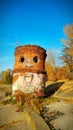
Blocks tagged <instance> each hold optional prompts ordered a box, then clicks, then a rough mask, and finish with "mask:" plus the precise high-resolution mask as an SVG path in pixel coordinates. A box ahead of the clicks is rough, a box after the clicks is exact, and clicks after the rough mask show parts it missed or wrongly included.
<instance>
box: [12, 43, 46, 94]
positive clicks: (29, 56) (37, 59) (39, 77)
mask: <svg viewBox="0 0 73 130" xmlns="http://www.w3.org/2000/svg"><path fill="white" fill-rule="evenodd" d="M45 58H46V51H45V50H44V49H43V48H41V47H39V46H35V45H26V46H19V47H17V48H16V50H15V63H14V70H13V73H14V74H13V93H14V92H15V91H16V90H21V91H23V92H24V93H31V92H34V91H40V90H41V89H42V88H43V86H44V76H45Z"/></svg>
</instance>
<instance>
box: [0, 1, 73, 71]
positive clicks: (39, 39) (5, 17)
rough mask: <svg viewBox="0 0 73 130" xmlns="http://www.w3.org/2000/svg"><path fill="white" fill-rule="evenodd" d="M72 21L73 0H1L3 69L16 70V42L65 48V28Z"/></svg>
mask: <svg viewBox="0 0 73 130" xmlns="http://www.w3.org/2000/svg"><path fill="white" fill-rule="evenodd" d="M72 23H73V0H0V71H2V70H5V69H7V68H11V69H13V65H14V50H15V47H16V46H17V45H25V44H36V45H39V46H42V47H43V48H45V49H46V50H48V49H52V50H55V49H56V50H57V53H58V55H59V53H60V50H61V49H62V46H63V43H62V42H61V39H62V38H66V36H65V34H64V32H63V28H64V27H65V26H66V24H72Z"/></svg>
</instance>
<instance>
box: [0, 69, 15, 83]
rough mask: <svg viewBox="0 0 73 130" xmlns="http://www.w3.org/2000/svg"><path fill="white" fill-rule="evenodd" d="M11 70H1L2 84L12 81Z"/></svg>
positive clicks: (0, 79) (0, 80) (0, 78)
mask: <svg viewBox="0 0 73 130" xmlns="http://www.w3.org/2000/svg"><path fill="white" fill-rule="evenodd" d="M12 79H13V76H12V70H11V69H7V70H6V71H2V72H1V74H0V82H1V83H3V84H11V83H12Z"/></svg>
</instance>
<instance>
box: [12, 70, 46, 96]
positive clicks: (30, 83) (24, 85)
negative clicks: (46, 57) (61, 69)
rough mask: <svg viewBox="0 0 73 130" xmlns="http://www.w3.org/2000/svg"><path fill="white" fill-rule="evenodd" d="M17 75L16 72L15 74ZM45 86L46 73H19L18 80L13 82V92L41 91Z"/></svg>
mask: <svg viewBox="0 0 73 130" xmlns="http://www.w3.org/2000/svg"><path fill="white" fill-rule="evenodd" d="M14 75H15V74H14ZM43 86H44V74H37V73H30V72H27V73H25V76H21V75H19V77H18V79H17V81H16V82H14V83H13V86H12V92H13V94H14V92H15V90H21V91H23V92H24V93H31V92H34V91H35V90H37V91H39V90H40V89H41V88H42V87H43Z"/></svg>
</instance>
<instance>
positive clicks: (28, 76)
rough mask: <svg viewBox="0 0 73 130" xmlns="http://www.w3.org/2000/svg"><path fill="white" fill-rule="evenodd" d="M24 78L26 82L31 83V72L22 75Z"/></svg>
mask: <svg viewBox="0 0 73 130" xmlns="http://www.w3.org/2000/svg"><path fill="white" fill-rule="evenodd" d="M24 79H25V81H26V82H27V83H31V82H32V79H33V74H30V73H29V74H26V75H25V76H24Z"/></svg>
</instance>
